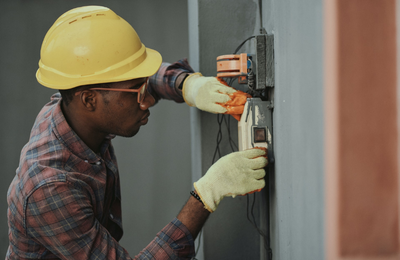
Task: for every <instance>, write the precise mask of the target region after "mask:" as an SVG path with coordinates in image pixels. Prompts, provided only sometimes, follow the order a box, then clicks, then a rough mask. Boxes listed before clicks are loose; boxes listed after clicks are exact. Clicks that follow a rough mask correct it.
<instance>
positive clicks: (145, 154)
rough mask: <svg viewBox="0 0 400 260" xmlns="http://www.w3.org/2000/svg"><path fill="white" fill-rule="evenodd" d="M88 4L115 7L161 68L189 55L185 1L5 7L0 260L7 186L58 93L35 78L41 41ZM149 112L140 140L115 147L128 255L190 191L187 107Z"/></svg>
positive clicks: (53, 1) (48, 1)
mask: <svg viewBox="0 0 400 260" xmlns="http://www.w3.org/2000/svg"><path fill="white" fill-rule="evenodd" d="M91 4H96V5H105V6H107V7H110V8H111V9H112V10H113V11H115V12H116V13H117V14H119V15H120V16H122V17H123V18H124V19H125V20H127V21H128V22H129V23H131V24H132V26H133V27H134V28H135V29H136V31H137V32H138V34H139V36H140V37H141V40H142V42H143V43H144V44H145V45H146V46H147V47H151V48H154V49H156V50H158V51H159V52H160V53H161V54H162V55H163V59H164V61H169V62H174V61H176V60H178V59H180V58H184V57H187V56H188V27H187V19H188V17H187V2H186V1H185V0H169V1H163V0H147V1H139V0H136V1H129V0H124V1H105V0H101V1H87V0H85V1H83V0H81V1H77V0H68V1H67V0H64V1H60V0H36V1H22V0H13V1H6V0H1V1H0V8H1V10H2V15H1V16H0V35H1V36H0V52H1V54H0V57H1V59H0V89H1V94H0V106H1V110H0V111H1V112H0V121H1V122H2V126H1V128H0V136H1V137H0V158H1V159H0V161H1V165H2V172H3V181H2V182H1V183H0V186H1V193H0V195H1V196H0V212H1V214H0V256H1V255H3V256H4V255H5V253H6V250H7V245H8V235H7V233H8V227H7V215H6V209H7V203H6V192H7V189H8V185H9V183H10V182H11V180H12V178H13V176H14V175H15V169H16V168H17V166H18V161H19V154H20V150H21V148H22V147H23V145H24V144H25V143H26V142H27V141H28V137H29V133H30V129H31V127H32V124H33V122H34V119H35V117H36V114H37V113H38V112H39V110H40V108H41V107H42V106H43V105H44V104H45V103H47V102H48V100H49V97H50V95H51V94H52V93H53V92H54V90H50V89H46V88H45V87H43V86H41V85H40V84H39V83H37V81H36V79H35V72H36V70H37V68H38V65H37V64H38V61H39V52H40V46H41V43H42V40H43V38H44V35H45V33H46V32H47V30H48V29H49V28H50V26H51V25H52V24H53V22H54V21H55V20H56V19H57V18H58V17H59V16H60V15H61V14H62V13H64V12H65V11H67V10H69V9H71V8H74V7H78V6H83V5H91ZM151 113H152V114H151V117H150V120H149V123H148V125H146V126H145V127H143V128H142V129H141V131H140V132H139V134H138V135H137V136H136V137H134V138H130V139H124V138H120V137H117V138H116V139H114V142H113V143H114V146H115V150H116V153H117V156H118V163H119V167H120V175H121V181H122V183H121V184H122V202H123V220H124V228H125V234H124V237H123V239H122V240H121V244H122V245H123V246H124V247H125V248H126V249H127V250H128V252H130V254H131V255H136V254H137V253H138V252H139V251H140V250H141V249H142V248H143V247H145V246H146V245H147V243H148V242H150V241H151V240H152V239H153V237H154V236H155V234H156V233H157V232H158V231H159V230H160V229H161V228H162V227H163V226H164V225H166V224H167V223H168V222H169V221H171V220H172V219H173V218H174V217H175V216H176V215H177V213H178V212H179V210H180V209H181V207H182V206H183V204H184V203H185V201H186V200H187V198H188V197H189V191H190V189H191V176H190V171H191V169H190V166H191V163H190V130H189V108H188V106H186V105H185V104H175V103H174V102H170V101H161V102H160V103H159V104H157V105H156V106H155V107H154V108H153V109H151Z"/></svg>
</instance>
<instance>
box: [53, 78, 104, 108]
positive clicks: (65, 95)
mask: <svg viewBox="0 0 400 260" xmlns="http://www.w3.org/2000/svg"><path fill="white" fill-rule="evenodd" d="M111 84H112V83H98V84H91V85H83V86H79V87H75V88H71V89H64V90H61V89H60V90H59V91H60V94H61V97H62V100H63V102H64V103H65V105H66V106H68V105H69V103H71V101H72V99H74V96H75V93H76V92H78V91H83V90H86V89H89V88H109V87H110V86H111ZM103 94H108V91H102V95H103Z"/></svg>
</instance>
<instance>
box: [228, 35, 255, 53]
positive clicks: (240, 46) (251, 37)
mask: <svg viewBox="0 0 400 260" xmlns="http://www.w3.org/2000/svg"><path fill="white" fill-rule="evenodd" d="M254 37H255V36H254V35H253V36H250V37H249V38H247V39H246V40H244V41H243V42H242V43H241V44H240V45H239V46H238V47H237V48H236V50H235V52H234V53H233V54H236V53H237V52H238V51H239V50H240V48H242V46H243V45H244V44H245V43H246V42H247V41H248V40H250V39H253V38H254Z"/></svg>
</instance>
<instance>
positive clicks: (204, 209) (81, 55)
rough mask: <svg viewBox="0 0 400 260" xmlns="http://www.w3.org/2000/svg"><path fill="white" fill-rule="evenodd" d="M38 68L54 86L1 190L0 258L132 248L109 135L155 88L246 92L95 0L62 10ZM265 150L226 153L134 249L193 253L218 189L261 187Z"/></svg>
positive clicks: (140, 121) (145, 254)
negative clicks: (0, 251) (153, 41)
mask: <svg viewBox="0 0 400 260" xmlns="http://www.w3.org/2000/svg"><path fill="white" fill-rule="evenodd" d="M36 77H37V79H38V81H39V82H40V83H41V84H42V85H44V86H46V87H49V88H53V89H58V90H59V91H60V94H61V95H60V94H55V95H53V96H52V99H51V101H50V102H49V103H48V104H46V105H45V106H44V107H43V109H42V110H41V111H40V113H39V115H38V116H37V118H36V121H35V123H34V126H33V128H32V132H31V136H30V140H29V142H28V143H27V144H26V145H25V146H24V148H23V150H22V152H21V160H20V165H19V167H18V169H17V174H16V176H15V178H14V180H13V181H12V183H11V185H10V188H9V190H8V205H9V207H8V223H9V229H10V232H9V239H10V244H9V248H8V252H7V256H6V259H131V257H130V256H129V254H128V252H127V251H126V250H125V249H124V248H122V247H121V245H119V244H118V240H119V239H120V238H121V237H122V220H121V201H120V199H121V194H120V181H119V173H118V167H117V163H116V158H115V154H114V150H113V147H112V145H111V139H112V138H113V137H114V136H116V135H120V136H125V137H131V136H134V135H135V134H136V133H137V132H138V131H139V129H140V127H141V126H143V125H145V124H146V123H147V121H148V118H149V115H150V113H149V110H148V109H149V107H151V106H153V105H154V104H155V103H156V101H157V100H158V99H160V98H167V99H172V100H175V101H177V102H183V101H186V103H188V104H189V105H191V106H195V107H198V108H200V109H203V110H205V111H209V112H212V113H231V114H236V115H237V113H238V112H237V111H238V109H239V110H240V108H241V107H242V106H243V102H242V101H243V100H242V101H241V102H238V103H237V104H235V102H236V101H235V102H233V101H232V100H231V98H230V97H229V94H232V93H235V95H236V96H238V95H239V96H242V97H244V99H245V97H246V95H245V94H244V93H239V92H236V90H234V89H231V88H229V87H226V86H224V85H223V84H221V83H219V82H218V80H216V79H215V78H212V77H203V76H202V75H201V74H199V73H193V70H192V69H191V68H190V66H189V65H188V64H187V62H186V61H185V60H183V61H179V62H176V63H174V64H166V63H163V64H162V63H161V55H160V54H159V53H158V52H156V51H154V50H151V49H149V48H146V47H145V46H144V45H143V44H142V43H141V41H140V39H139V37H138V36H137V34H136V32H135V30H134V29H133V28H132V27H131V26H130V25H129V24H128V23H127V22H126V21H125V20H123V19H122V18H121V17H119V16H118V15H116V14H115V13H114V12H113V11H111V10H110V9H108V8H105V7H100V6H87V7H80V8H76V9H72V10H70V11H68V12H66V13H65V14H63V15H62V16H60V17H59V18H58V19H57V21H56V22H55V23H54V24H53V26H52V27H51V28H50V30H49V31H48V33H47V34H46V36H45V39H44V41H43V44H42V49H41V60H40V62H39V70H38V72H37V75H36ZM147 90H149V92H150V93H151V94H149V93H148V92H147ZM182 92H183V93H182ZM232 107H233V108H232ZM233 111H235V112H233ZM242 111H243V108H242ZM264 156H266V155H265V151H264V150H260V149H252V150H248V151H242V152H237V153H232V154H230V155H227V156H225V157H223V158H221V159H220V160H219V161H218V162H217V163H215V164H214V165H213V166H212V167H211V168H210V169H209V170H208V171H207V173H206V175H205V176H203V177H202V178H201V179H200V180H198V181H197V182H196V183H195V184H194V186H195V190H194V191H192V192H191V194H192V196H190V198H189V200H188V201H187V203H186V204H185V206H184V207H183V208H182V210H181V211H180V213H179V214H178V216H177V217H176V218H175V219H174V220H173V221H172V222H171V223H169V224H168V225H167V226H166V227H164V228H163V229H162V230H161V231H160V232H159V233H158V234H157V236H156V238H155V239H154V240H153V241H152V242H150V244H149V245H148V246H147V247H146V248H145V249H143V251H142V252H140V253H139V254H138V255H137V256H136V258H138V259H190V258H191V257H193V255H194V243H193V241H194V239H195V238H196V236H197V234H198V232H199V231H200V229H201V227H202V226H203V224H204V223H205V221H206V219H207V217H208V216H209V214H210V212H213V211H215V210H216V208H217V206H218V204H219V202H220V201H221V199H222V198H223V197H226V196H236V195H243V194H246V193H249V192H253V191H255V190H258V189H261V188H263V187H264V181H263V177H264V175H265V171H264V170H263V167H265V165H266V163H267V160H266V158H265V157H264Z"/></svg>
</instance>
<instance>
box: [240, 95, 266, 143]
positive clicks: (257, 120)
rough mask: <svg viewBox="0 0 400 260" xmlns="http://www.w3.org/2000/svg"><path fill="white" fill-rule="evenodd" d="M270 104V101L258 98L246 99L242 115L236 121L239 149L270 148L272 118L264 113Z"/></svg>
mask: <svg viewBox="0 0 400 260" xmlns="http://www.w3.org/2000/svg"><path fill="white" fill-rule="evenodd" d="M270 106H271V102H270V101H262V100H261V99H260V98H249V99H247V102H246V105H245V107H244V111H243V114H242V117H241V119H240V121H239V123H238V135H239V136H238V141H239V150H240V151H242V150H247V149H250V148H254V147H265V148H268V150H270V149H272V147H271V144H272V135H271V130H272V124H271V122H272V119H271V114H270V113H268V112H267V113H266V111H269V109H270Z"/></svg>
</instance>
